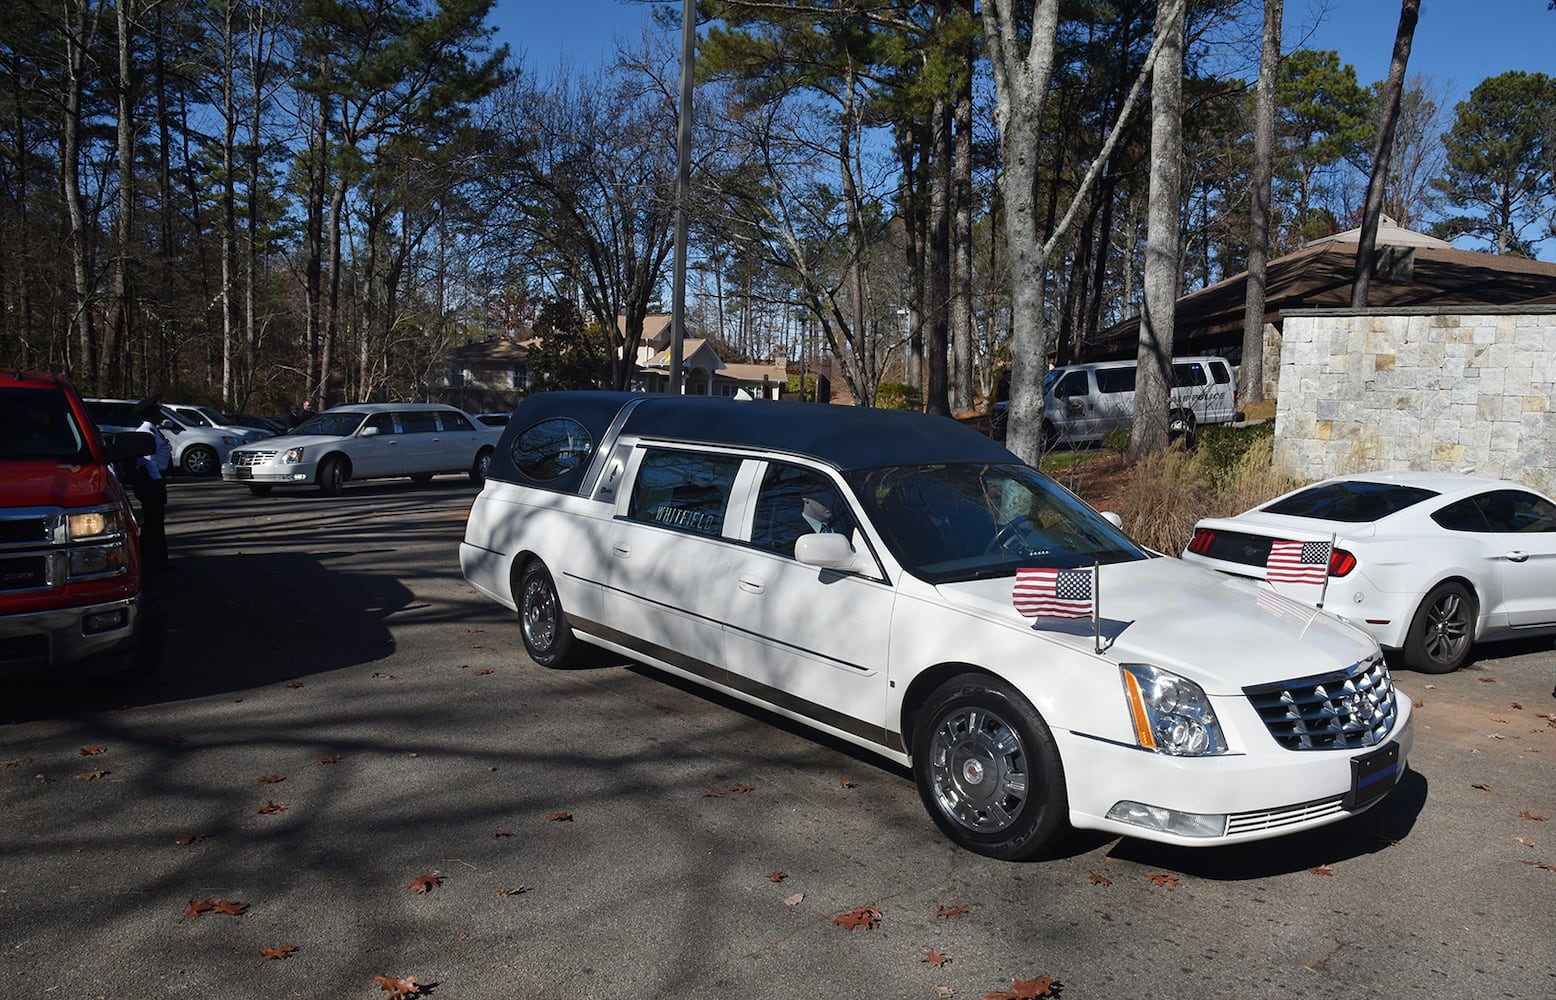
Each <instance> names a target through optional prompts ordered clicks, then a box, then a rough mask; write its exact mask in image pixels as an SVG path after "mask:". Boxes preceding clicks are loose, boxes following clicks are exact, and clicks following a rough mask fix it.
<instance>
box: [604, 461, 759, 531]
mask: <svg viewBox="0 0 1556 1000" xmlns="http://www.w3.org/2000/svg"><path fill="white" fill-rule="evenodd" d="M739 471H740V459H738V458H727V457H724V456H722V455H705V454H701V453H698V452H685V451H666V450H661V449H649V451H648V453H647V454H645V455H644V456H643V461H642V462H641V463H640V464H639V465H638V475H637V481H636V482H634V483H633V484H632V502H631V503H630V504H629V505H628V507H627V516H628V517H630V518H632V519H633V520H634V521H647V522H649V523H651V524H662V525H665V526H666V527H669V528H679V529H681V530H683V531H694V532H696V533H697V534H699V535H718V534H721V533H722V532H723V530H724V507H725V504H726V503H727V502H728V500H729V492H730V489H731V488H732V487H733V486H734V483H735V473H737V472H739Z"/></svg>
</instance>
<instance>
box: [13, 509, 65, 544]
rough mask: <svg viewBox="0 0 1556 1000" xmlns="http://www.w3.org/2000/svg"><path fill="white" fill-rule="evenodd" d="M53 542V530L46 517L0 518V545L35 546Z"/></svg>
mask: <svg viewBox="0 0 1556 1000" xmlns="http://www.w3.org/2000/svg"><path fill="white" fill-rule="evenodd" d="M53 540H54V529H53V528H52V527H51V526H50V524H49V517H48V516H47V515H43V516H30V515H29V516H24V517H3V518H0V545H37V544H39V543H40V542H52V541H53Z"/></svg>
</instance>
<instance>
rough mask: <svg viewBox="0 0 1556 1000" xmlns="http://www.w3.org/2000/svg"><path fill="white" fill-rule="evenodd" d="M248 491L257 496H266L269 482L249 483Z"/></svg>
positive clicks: (268, 491) (268, 490) (268, 493)
mask: <svg viewBox="0 0 1556 1000" xmlns="http://www.w3.org/2000/svg"><path fill="white" fill-rule="evenodd" d="M249 492H250V493H252V494H254V495H255V496H257V497H268V496H269V495H270V484H269V483H249Z"/></svg>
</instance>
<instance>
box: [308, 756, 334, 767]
mask: <svg viewBox="0 0 1556 1000" xmlns="http://www.w3.org/2000/svg"><path fill="white" fill-rule="evenodd" d="M339 763H340V754H336V755H335V756H333V757H320V758H319V759H318V760H316V761H314V762H313V764H314V766H315V767H317V766H319V765H320V764H339Z"/></svg>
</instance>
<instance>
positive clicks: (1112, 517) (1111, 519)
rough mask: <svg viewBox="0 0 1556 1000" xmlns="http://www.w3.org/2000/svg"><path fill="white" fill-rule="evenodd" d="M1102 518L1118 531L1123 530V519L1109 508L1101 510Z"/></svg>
mask: <svg viewBox="0 0 1556 1000" xmlns="http://www.w3.org/2000/svg"><path fill="white" fill-rule="evenodd" d="M1102 519H1103V520H1104V521H1106V522H1108V523H1109V524H1111V525H1112V526H1113V527H1115V528H1117V529H1118V530H1119V531H1123V530H1124V519H1123V518H1122V517H1119V516H1118V515H1117V514H1115V513H1114V512H1113V511H1111V510H1105V511H1103V512H1102Z"/></svg>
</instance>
